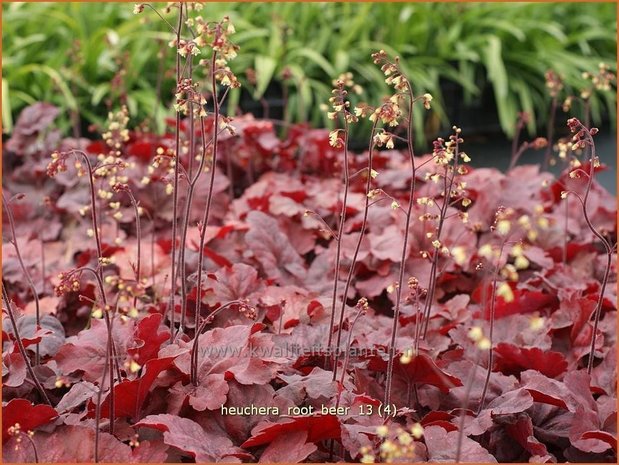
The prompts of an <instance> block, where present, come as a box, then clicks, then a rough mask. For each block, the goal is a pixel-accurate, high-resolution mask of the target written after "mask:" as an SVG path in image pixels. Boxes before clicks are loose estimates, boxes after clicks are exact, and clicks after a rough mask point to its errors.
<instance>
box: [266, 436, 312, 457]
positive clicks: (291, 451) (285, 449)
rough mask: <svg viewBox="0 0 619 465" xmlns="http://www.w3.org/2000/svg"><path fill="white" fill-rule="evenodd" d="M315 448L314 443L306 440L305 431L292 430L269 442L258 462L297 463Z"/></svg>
mask: <svg viewBox="0 0 619 465" xmlns="http://www.w3.org/2000/svg"><path fill="white" fill-rule="evenodd" d="M316 449H318V448H317V447H316V445H315V444H312V443H308V442H307V431H293V432H289V433H286V434H285V435H282V436H280V437H278V438H276V439H275V441H273V442H272V443H271V444H269V445H268V447H267V448H266V449H265V450H264V452H263V453H262V455H261V456H260V461H259V463H299V462H302V461H303V460H305V459H306V458H307V456H308V455H310V454H311V453H312V452H314V451H316Z"/></svg>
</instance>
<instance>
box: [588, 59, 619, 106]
mask: <svg viewBox="0 0 619 465" xmlns="http://www.w3.org/2000/svg"><path fill="white" fill-rule="evenodd" d="M582 77H583V79H587V80H588V81H591V85H592V87H589V88H586V89H583V90H582V91H581V93H580V97H581V98H583V99H587V98H589V97H590V96H591V93H592V91H593V89H595V90H602V91H609V90H611V89H612V84H613V83H614V82H615V81H616V80H617V76H615V74H614V73H612V72H611V71H610V69H609V68H608V65H607V64H606V63H600V64H599V65H598V70H597V73H590V72H584V73H582Z"/></svg>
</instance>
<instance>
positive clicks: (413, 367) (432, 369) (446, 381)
mask: <svg viewBox="0 0 619 465" xmlns="http://www.w3.org/2000/svg"><path fill="white" fill-rule="evenodd" d="M368 368H370V369H371V370H375V371H386V369H387V361H386V360H384V359H383V358H381V357H379V356H373V357H371V361H370V365H369V366H368ZM395 371H396V373H398V374H399V375H400V376H404V377H405V378H406V379H407V380H410V381H412V382H413V383H415V384H429V385H431V386H436V387H437V388H439V389H440V390H441V391H442V392H444V393H447V392H449V390H450V389H451V388H454V387H458V386H462V381H460V379H459V378H456V377H455V376H452V375H450V374H447V373H445V372H444V371H443V370H441V369H440V368H439V367H438V366H437V365H436V363H434V360H432V359H431V358H430V357H429V356H428V355H426V354H424V353H420V354H419V355H417V356H416V357H413V360H412V361H411V362H410V363H407V364H403V363H402V362H400V357H399V356H398V355H396V359H395Z"/></svg>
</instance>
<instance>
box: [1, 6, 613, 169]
mask: <svg viewBox="0 0 619 465" xmlns="http://www.w3.org/2000/svg"><path fill="white" fill-rule="evenodd" d="M153 5H154V6H155V8H157V9H158V11H159V12H161V14H162V15H163V16H164V17H167V18H168V19H170V20H172V19H173V18H172V16H171V15H166V14H165V13H163V12H162V10H163V8H164V7H165V4H153ZM2 12H3V17H2V43H3V56H2V62H3V69H2V97H3V98H2V123H3V132H4V135H7V134H10V132H11V129H12V127H13V124H14V122H15V120H16V118H17V116H18V115H19V112H20V110H22V109H23V108H24V107H26V106H28V105H30V104H32V103H34V102H37V101H45V102H49V103H52V104H54V105H56V106H57V107H59V108H60V109H61V113H60V117H59V118H58V120H57V122H58V123H59V124H60V126H61V128H62V129H63V130H64V131H65V132H66V133H67V134H71V133H72V134H73V135H74V136H86V137H94V135H93V134H90V133H89V128H90V127H91V125H93V124H94V125H101V124H102V123H103V122H104V121H105V118H106V116H107V114H108V111H110V110H113V109H117V108H119V107H120V105H122V104H126V105H127V107H128V108H129V111H130V114H131V121H132V123H133V124H137V123H141V122H146V124H147V125H148V126H149V127H150V128H151V129H152V130H156V131H161V130H162V129H163V126H164V118H165V117H166V116H169V115H170V114H171V113H170V111H169V108H170V101H171V97H172V90H173V86H174V69H173V68H174V50H173V49H171V48H170V47H169V45H168V42H169V41H170V39H171V38H172V34H171V32H170V29H169V28H168V26H167V25H166V24H165V22H164V21H163V20H161V19H160V18H159V17H158V16H157V14H156V13H155V12H154V11H152V10H150V9H148V8H147V9H145V11H144V13H142V14H140V15H134V14H133V4H130V3H8V4H7V3H3V5H2ZM201 14H202V16H203V17H204V18H205V19H210V20H215V19H219V18H221V17H222V16H224V15H229V16H230V17H231V18H232V21H233V23H234V25H235V27H236V31H237V33H236V34H235V35H234V36H233V38H234V40H235V41H236V43H237V44H238V45H239V46H240V47H241V49H240V53H239V57H238V58H237V59H236V60H235V61H234V62H233V64H232V66H233V71H234V72H235V73H236V74H237V75H238V76H239V79H240V80H241V82H242V88H241V89H240V90H235V91H234V92H231V94H230V96H229V100H228V108H227V111H228V113H229V114H235V113H239V112H243V113H244V112H251V113H253V114H255V115H256V116H258V117H266V118H272V119H276V120H283V121H286V122H305V121H307V122H309V123H310V124H312V125H314V126H320V127H329V124H330V123H331V122H329V121H328V120H327V119H326V114H325V111H324V109H321V104H323V103H326V102H327V100H328V98H329V96H330V90H331V88H332V80H333V79H334V78H336V77H337V76H338V75H339V74H340V73H343V72H345V71H351V72H352V73H353V74H354V79H355V81H356V82H357V83H358V84H360V85H361V86H362V87H363V90H364V92H363V94H362V95H360V96H359V100H363V101H367V102H368V103H370V104H372V103H376V102H379V101H380V98H381V96H383V95H386V94H387V92H388V89H387V86H386V85H385V83H384V76H383V75H382V73H381V72H380V70H379V69H378V68H377V67H376V66H375V65H374V64H373V63H372V60H371V58H370V54H371V53H372V52H374V51H376V50H379V49H384V50H385V51H387V52H388V53H390V54H397V55H400V56H401V57H402V64H403V68H404V69H405V70H406V72H407V74H408V76H409V77H410V79H411V81H412V83H413V86H414V88H415V89H416V92H417V93H418V94H422V93H425V92H429V93H431V94H432V95H433V97H434V101H433V102H432V106H433V110H434V111H432V112H429V113H423V112H422V111H421V110H422V109H421V108H420V109H419V110H420V114H419V117H418V118H416V123H417V131H418V134H419V136H418V139H417V142H418V143H419V144H420V145H422V146H424V147H426V148H427V147H428V140H429V139H431V138H434V137H436V136H437V135H438V134H441V131H442V130H445V129H446V128H450V127H451V126H452V125H453V124H457V125H459V126H461V127H462V129H463V131H464V133H465V134H468V135H469V136H471V137H470V139H467V142H469V141H470V142H471V143H472V144H473V147H476V146H475V144H478V146H479V147H480V150H481V152H484V151H485V152H487V155H482V156H481V158H480V159H478V161H479V163H490V164H497V163H498V165H499V167H500V166H501V163H504V164H505V165H506V164H507V159H508V153H507V154H506V156H503V157H501V159H500V160H498V158H497V157H496V156H494V158H493V155H492V154H493V153H494V152H495V151H496V150H497V147H507V150H508V152H509V147H510V142H509V140H510V138H511V137H513V135H514V130H515V127H516V125H517V121H518V113H519V112H526V113H527V114H528V115H529V118H528V122H527V124H526V127H525V128H524V131H523V133H522V137H523V138H532V137H535V136H537V135H540V136H545V135H546V130H547V128H546V127H545V125H546V124H547V121H548V120H549V113H550V111H551V106H552V100H553V99H552V96H551V93H550V89H549V87H548V82H547V79H546V77H545V75H546V73H547V72H548V71H553V72H554V73H555V75H556V76H558V77H559V78H560V80H561V82H562V89H561V91H560V92H559V93H558V95H557V96H556V104H557V112H556V125H557V130H558V131H563V132H565V130H564V128H565V120H566V118H567V113H563V112H562V110H561V105H562V103H563V101H564V99H565V98H567V97H568V96H571V95H573V96H579V95H580V94H581V93H582V92H589V91H590V92H591V96H590V98H589V102H590V110H591V119H592V122H593V123H594V124H596V125H599V126H602V127H603V128H606V129H607V130H606V131H603V133H604V135H605V136H604V137H606V139H604V141H603V142H602V143H604V144H606V145H605V151H610V153H611V155H612V158H613V159H614V158H615V154H616V149H615V147H616V145H615V134H614V132H615V127H616V90H615V87H614V86H613V87H612V89H611V90H607V91H600V90H596V89H593V90H592V87H593V86H592V79H591V76H589V77H587V76H586V75H584V74H583V73H592V74H595V73H597V72H598V65H599V63H600V62H604V63H606V64H607V65H608V66H609V69H610V71H611V72H613V73H615V72H616V51H617V46H616V28H617V23H616V19H617V18H616V9H615V5H614V4H613V3H467V4H454V3H205V4H204V8H203V10H202V12H201ZM172 15H173V13H172ZM582 110H583V105H582V104H581V103H580V101H579V99H578V98H576V99H574V102H573V105H572V108H571V110H570V114H571V115H575V116H581V117H582ZM356 129H357V133H355V134H353V144H357V145H359V148H360V147H361V146H362V144H365V136H363V137H361V136H362V135H363V134H364V133H365V132H367V128H363V127H362V126H361V127H358V128H356ZM609 131H610V132H609ZM559 133H560V132H559ZM497 144H498V146H497ZM609 144H610V145H609ZM473 150H474V149H473V148H471V147H469V148H468V151H469V152H470V153H471V154H473V153H474V152H473ZM501 150H503V149H501ZM528 156H529V155H528V154H525V157H524V160H525V161H527V160H528V159H527V157H528ZM538 156H539V155H538ZM613 161H614V160H613ZM611 175H612V179H614V177H615V176H614V172H613V173H611Z"/></svg>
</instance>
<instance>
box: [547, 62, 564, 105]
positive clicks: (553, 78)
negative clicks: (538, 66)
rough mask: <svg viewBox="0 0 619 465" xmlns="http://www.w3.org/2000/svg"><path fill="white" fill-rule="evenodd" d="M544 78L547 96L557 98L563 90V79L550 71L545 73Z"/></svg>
mask: <svg viewBox="0 0 619 465" xmlns="http://www.w3.org/2000/svg"><path fill="white" fill-rule="evenodd" d="M544 77H545V78H546V89H548V94H549V95H550V96H551V97H552V98H555V97H557V96H558V95H559V93H560V92H561V91H562V90H563V79H562V78H561V76H559V75H558V74H557V73H556V72H555V71H553V70H552V69H549V70H548V71H546V73H545V74H544Z"/></svg>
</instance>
